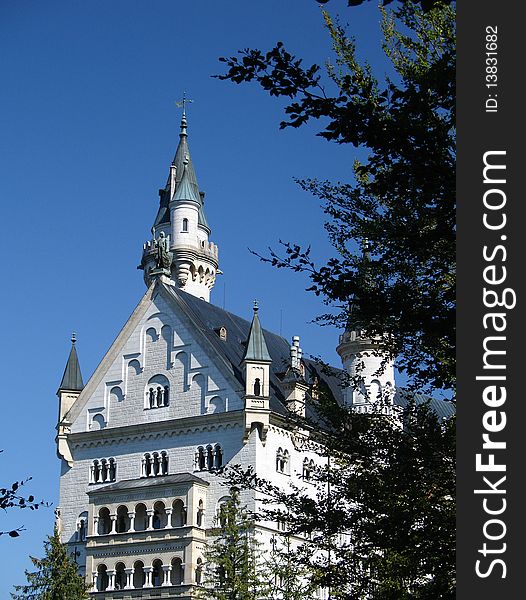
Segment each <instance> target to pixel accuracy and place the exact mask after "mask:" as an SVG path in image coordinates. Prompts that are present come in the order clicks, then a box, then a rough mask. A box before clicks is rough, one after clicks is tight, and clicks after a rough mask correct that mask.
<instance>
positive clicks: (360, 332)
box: [336, 240, 395, 412]
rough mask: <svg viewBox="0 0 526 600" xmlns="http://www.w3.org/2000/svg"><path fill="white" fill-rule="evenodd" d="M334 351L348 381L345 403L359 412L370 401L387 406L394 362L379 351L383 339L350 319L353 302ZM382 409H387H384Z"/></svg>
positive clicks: (364, 270) (365, 273)
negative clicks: (338, 356) (369, 333)
mask: <svg viewBox="0 0 526 600" xmlns="http://www.w3.org/2000/svg"><path fill="white" fill-rule="evenodd" d="M369 263H370V248H369V244H368V242H367V240H366V241H365V244H364V248H363V262H362V267H361V276H362V277H363V278H364V280H365V281H364V282H363V284H364V285H373V284H372V282H369V283H368V281H367V280H368V279H369ZM336 352H337V353H338V354H339V355H340V358H341V360H342V364H343V367H344V369H345V370H346V371H347V374H348V376H349V380H350V384H349V387H347V389H345V390H344V399H345V402H346V404H347V405H348V406H352V407H353V409H355V410H357V411H359V412H367V411H368V410H370V409H372V405H373V404H383V405H387V406H390V405H391V404H392V401H393V395H394V386H395V380H394V361H393V359H392V357H390V356H389V355H388V353H387V352H385V351H384V350H382V338H381V337H380V336H377V337H369V336H367V335H366V334H365V332H364V328H363V327H362V326H361V325H360V323H358V322H356V321H355V320H353V307H352V304H351V306H350V309H349V319H348V322H347V327H346V329H345V331H344V332H343V333H342V334H341V335H340V338H339V344H338V346H337V348H336ZM384 412H388V410H385V411H384Z"/></svg>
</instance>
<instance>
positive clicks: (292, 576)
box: [266, 534, 315, 600]
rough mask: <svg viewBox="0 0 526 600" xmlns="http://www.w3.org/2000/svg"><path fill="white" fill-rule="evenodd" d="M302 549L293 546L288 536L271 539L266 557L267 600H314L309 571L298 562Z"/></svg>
mask: <svg viewBox="0 0 526 600" xmlns="http://www.w3.org/2000/svg"><path fill="white" fill-rule="evenodd" d="M302 549H303V548H302V546H301V545H300V544H297V543H296V544H295V545H294V544H293V542H292V540H291V536H290V535H288V534H283V535H276V536H273V537H272V539H271V550H270V552H269V553H268V555H267V556H266V570H267V573H268V579H269V595H268V598H269V600H309V599H312V600H314V598H315V595H314V594H313V591H312V589H311V585H310V578H309V569H308V568H307V567H306V566H305V565H304V564H302V563H301V561H299V560H298V555H299V554H301V552H302Z"/></svg>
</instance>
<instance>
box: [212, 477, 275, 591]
mask: <svg viewBox="0 0 526 600" xmlns="http://www.w3.org/2000/svg"><path fill="white" fill-rule="evenodd" d="M216 525H217V527H216V528H215V530H214V532H213V533H215V534H216V535H217V537H216V538H215V539H214V541H213V542H212V543H211V544H209V545H208V547H207V549H206V552H205V561H206V563H205V571H204V573H203V576H204V577H203V579H204V581H203V585H202V587H201V589H200V597H202V598H206V599H213V600H258V599H259V598H261V597H264V592H265V591H266V590H267V581H266V578H265V574H264V570H263V569H262V565H261V563H260V551H259V542H258V541H257V540H256V538H255V533H254V521H253V519H251V518H250V516H249V514H248V512H247V510H246V508H245V507H242V506H241V501H240V499H239V491H238V489H237V488H235V487H233V488H232V489H231V491H230V497H229V499H228V500H227V501H226V502H225V503H224V504H222V505H221V507H220V512H219V515H218V517H217V522H216Z"/></svg>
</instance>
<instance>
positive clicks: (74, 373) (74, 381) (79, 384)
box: [58, 336, 84, 392]
mask: <svg viewBox="0 0 526 600" xmlns="http://www.w3.org/2000/svg"><path fill="white" fill-rule="evenodd" d="M75 341H76V340H75V337H74V336H73V337H72V338H71V350H70V352H69V357H68V362H67V364H66V368H65V370H64V375H63V376H62V381H61V382H60V386H59V388H58V389H59V391H60V390H70V391H75V392H80V391H81V390H82V389H83V388H84V382H83V381H82V373H81V372H80V364H79V359H78V356H77V349H76V348H75Z"/></svg>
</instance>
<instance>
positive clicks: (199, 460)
mask: <svg viewBox="0 0 526 600" xmlns="http://www.w3.org/2000/svg"><path fill="white" fill-rule="evenodd" d="M195 462H196V467H197V470H198V471H204V470H205V468H206V458H205V450H204V448H203V447H202V446H199V448H197V452H196V460H195Z"/></svg>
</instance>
